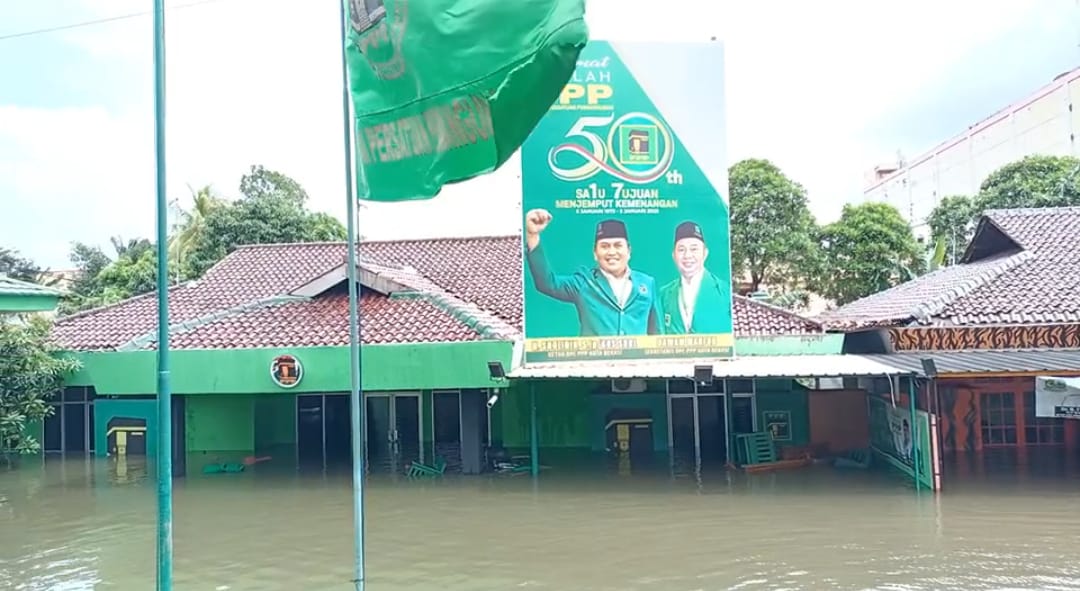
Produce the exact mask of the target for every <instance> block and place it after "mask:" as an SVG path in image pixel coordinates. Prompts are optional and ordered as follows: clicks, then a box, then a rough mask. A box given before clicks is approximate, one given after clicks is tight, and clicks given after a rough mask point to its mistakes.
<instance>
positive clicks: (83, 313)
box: [54, 282, 190, 326]
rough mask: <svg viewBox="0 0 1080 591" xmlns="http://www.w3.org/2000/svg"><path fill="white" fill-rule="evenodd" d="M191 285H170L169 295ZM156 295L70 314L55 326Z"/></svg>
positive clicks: (139, 296) (57, 321)
mask: <svg viewBox="0 0 1080 591" xmlns="http://www.w3.org/2000/svg"><path fill="white" fill-rule="evenodd" d="M189 283H190V282H185V283H181V284H179V285H170V286H169V294H170V295H171V294H172V292H173V291H174V290H177V289H181V288H184V287H187V286H188V285H189ZM154 295H157V290H156V289H155V290H153V291H148V292H146V293H140V294H139V295H133V296H131V297H129V298H124V299H122V300H120V301H118V302H113V303H111V304H105V305H104V306H98V307H96V308H90V309H89V310H82V311H80V312H75V313H74V314H68V315H67V316H61V317H59V318H57V319H56V323H55V324H54V326H61V325H63V324H64V323H66V322H68V321H70V320H78V319H80V318H85V317H87V316H91V315H93V314H97V313H99V312H104V311H106V310H111V309H113V308H119V307H120V306H124V305H127V304H130V303H131V302H137V301H139V300H145V299H146V298H149V297H151V296H154ZM170 301H171V300H170Z"/></svg>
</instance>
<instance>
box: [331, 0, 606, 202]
mask: <svg viewBox="0 0 1080 591" xmlns="http://www.w3.org/2000/svg"><path fill="white" fill-rule="evenodd" d="M344 1H346V3H347V4H346V6H347V7H348V13H349V30H348V35H347V39H346V46H345V56H346V63H347V65H348V72H349V89H350V92H351V95H352V102H353V109H354V116H355V125H356V127H355V136H354V138H353V141H354V145H355V146H356V166H357V175H356V192H357V197H358V198H359V199H366V200H373V201H403V200H410V199H428V198H431V197H434V196H435V195H436V194H438V193H439V191H440V190H441V189H442V187H443V186H444V185H446V184H449V183H456V182H460V181H463V180H467V179H470V178H473V177H476V176H479V175H483V174H487V173H490V172H493V171H494V170H496V169H497V168H499V167H500V166H501V165H502V164H503V163H505V162H506V160H507V158H509V157H510V155H511V154H513V153H514V152H515V151H517V149H518V148H519V147H520V146H521V143H522V142H523V141H525V138H526V137H527V136H528V134H529V132H530V131H531V130H532V128H533V126H535V125H536V122H537V121H539V119H540V118H541V117H542V116H543V115H544V113H545V112H546V111H547V108H548V106H549V105H550V104H551V103H552V101H554V100H555V97H556V96H557V95H558V94H559V91H560V90H561V89H562V88H563V85H564V84H566V81H567V79H569V77H570V75H571V73H572V72H573V69H574V64H575V62H576V60H577V56H578V54H579V52H580V51H581V49H582V47H584V46H585V44H586V42H587V41H588V29H587V27H586V24H585V0H344Z"/></svg>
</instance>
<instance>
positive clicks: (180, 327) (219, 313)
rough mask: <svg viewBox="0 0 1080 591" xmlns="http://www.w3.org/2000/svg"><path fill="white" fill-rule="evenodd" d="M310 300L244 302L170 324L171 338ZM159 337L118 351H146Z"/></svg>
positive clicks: (142, 337)
mask: <svg viewBox="0 0 1080 591" xmlns="http://www.w3.org/2000/svg"><path fill="white" fill-rule="evenodd" d="M309 299H311V298H306V297H302V296H293V295H274V296H270V297H266V298H260V299H257V300H252V301H249V302H244V303H243V304H240V305H238V306H231V307H228V308H223V309H221V310H215V311H213V312H211V313H209V314H204V315H203V316H199V317H198V318H193V319H191V320H185V321H183V322H177V323H175V324H173V323H170V324H169V336H172V335H173V334H183V333H185V332H189V331H192V330H195V329H198V328H201V327H203V326H206V325H208V324H213V323H215V322H218V321H220V320H225V319H226V318H231V317H233V316H239V315H242V314H246V313H248V312H252V311H254V310H259V309H262V308H269V307H271V306H276V305H280V304H288V303H292V302H299V301H306V300H309ZM157 336H158V335H157V328H155V329H154V330H153V331H150V332H146V333H143V334H141V335H137V336H135V337H133V338H131V339H130V340H129V341H128V342H126V343H124V344H122V345H120V346H119V347H117V348H116V350H117V351H133V350H140V349H144V348H145V347H146V346H147V345H149V344H150V343H156V342H157Z"/></svg>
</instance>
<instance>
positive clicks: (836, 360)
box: [510, 355, 912, 379]
mask: <svg viewBox="0 0 1080 591" xmlns="http://www.w3.org/2000/svg"><path fill="white" fill-rule="evenodd" d="M698 365H711V366H712V368H713V376H714V377H718V378H815V377H816V378H827V377H860V376H881V377H883V376H888V375H908V374H911V373H912V372H911V370H905V369H900V368H897V367H896V366H893V365H886V364H884V363H881V362H879V361H875V360H872V359H868V358H867V357H866V356H863V355H760V356H759V355H755V356H748V357H737V358H735V359H730V360H728V359H665V360H662V361H660V360H657V361H652V360H642V361H630V360H627V361H580V362H556V363H537V364H530V365H525V366H522V367H518V368H516V369H514V370H513V371H511V372H510V377H511V378H515V379H554V378H597V379H627V378H655V379H667V378H672V379H674V378H685V379H690V378H693V377H694V367H696V366H698Z"/></svg>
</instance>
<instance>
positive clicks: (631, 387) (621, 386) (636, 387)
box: [611, 378, 648, 394]
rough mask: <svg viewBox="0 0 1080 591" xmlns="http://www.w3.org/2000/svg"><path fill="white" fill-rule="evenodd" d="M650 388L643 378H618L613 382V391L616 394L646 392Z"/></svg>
mask: <svg viewBox="0 0 1080 591" xmlns="http://www.w3.org/2000/svg"><path fill="white" fill-rule="evenodd" d="M646 388H648V385H647V384H646V383H645V380H644V379H642V378H616V379H614V380H611V391H612V392H614V393H616V394H631V393H635V392H644V391H645V390H646Z"/></svg>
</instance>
